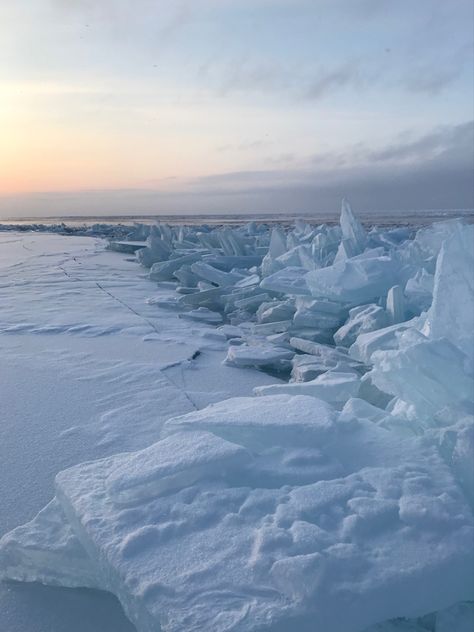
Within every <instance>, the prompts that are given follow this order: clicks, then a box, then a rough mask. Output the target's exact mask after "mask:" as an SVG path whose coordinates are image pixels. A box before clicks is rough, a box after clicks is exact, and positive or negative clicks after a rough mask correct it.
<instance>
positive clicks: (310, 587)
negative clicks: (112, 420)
mask: <svg viewBox="0 0 474 632" xmlns="http://www.w3.org/2000/svg"><path fill="white" fill-rule="evenodd" d="M307 399H309V400H310V401H312V402H314V411H315V422H314V425H315V427H317V428H318V432H316V433H315V434H314V435H313V436H314V439H308V441H307V445H306V448H307V449H309V450H311V449H312V450H313V451H314V450H318V451H319V453H320V457H327V458H329V457H330V458H331V459H332V461H333V462H337V465H338V466H339V467H338V469H337V470H333V473H332V474H331V473H328V470H321V471H320V472H319V474H315V476H314V482H312V483H310V484H306V485H301V486H299V485H296V486H295V485H286V486H283V487H282V486H281V485H278V486H276V487H271V486H266V487H260V485H259V481H260V480H261V478H262V477H261V473H262V472H265V471H266V469H268V451H263V452H262V453H261V454H259V453H254V456H253V457H249V454H248V452H247V451H246V450H245V449H244V448H242V447H240V444H241V443H242V444H247V443H249V442H248V428H249V427H251V426H252V408H251V406H250V402H251V401H255V400H252V398H248V399H243V400H229V402H227V403H225V402H223V403H222V404H220V405H218V406H217V410H216V406H212V407H210V408H209V411H208V412H209V417H208V421H206V411H201V412H200V413H192V414H191V415H190V416H188V421H189V423H188V424H187V422H186V417H183V418H181V420H179V419H178V420H175V421H174V422H169V424H168V425H167V428H168V430H172V429H173V428H172V427H173V424H174V426H175V427H176V429H178V428H183V427H185V426H186V425H189V426H191V427H193V424H195V426H194V427H195V428H196V430H198V428H206V431H207V430H209V429H211V428H212V426H214V427H215V429H216V431H217V433H219V434H220V433H223V434H225V435H226V436H228V435H227V433H228V432H231V431H230V430H229V429H230V428H231V426H232V420H238V419H239V418H240V416H241V417H242V419H246V420H247V432H246V430H245V428H244V427H241V428H236V429H235V431H234V435H235V438H234V441H233V442H229V441H227V440H226V439H222V438H217V437H214V439H213V440H212V441H211V440H210V439H207V437H211V436H213V435H210V434H209V433H207V432H206V433H205V435H204V439H203V442H202V443H200V444H199V445H200V446H201V447H200V448H199V453H198V454H197V455H193V454H192V451H193V443H194V441H193V437H194V435H195V433H194V432H186V433H179V434H177V435H171V436H169V437H168V438H166V439H164V441H162V442H159V443H158V444H156V445H155V446H153V447H152V448H150V449H148V450H145V451H142V452H138V453H135V454H132V455H130V454H123V455H118V456H115V457H111V458H107V459H103V460H101V461H96V462H92V463H85V464H82V465H79V466H76V467H73V468H71V469H69V470H66V471H64V472H62V473H60V474H59V475H58V476H57V480H56V483H57V496H58V499H59V501H60V503H61V506H62V507H63V510H64V512H65V514H66V515H67V517H68V519H69V520H70V522H71V525H72V527H73V530H74V532H75V533H76V535H77V536H78V538H79V540H80V541H81V543H82V544H83V546H84V548H85V549H86V551H87V552H88V554H89V556H90V557H91V558H92V559H93V560H97V564H98V566H99V568H100V572H101V574H102V576H103V577H104V578H105V582H106V585H107V588H108V589H109V590H111V591H112V592H114V593H115V594H117V595H118V597H119V598H120V600H121V602H122V604H123V606H124V608H125V610H126V612H127V614H128V616H129V617H130V618H131V620H132V621H133V622H134V624H135V625H136V626H137V629H138V630H139V631H140V632H156V630H158V629H161V630H163V632H198V631H199V632H202V631H203V630H206V632H228V631H230V630H233V631H234V630H235V632H237V631H239V632H255V631H257V630H259V631H260V630H267V629H268V630H269V631H270V630H271V631H272V632H273V631H274V630H278V631H280V630H281V631H286V630H289V629H292V630H295V629H297V630H298V631H301V632H303V631H308V632H309V631H310V630H311V631H314V630H324V631H325V632H326V631H327V630H331V632H360V631H362V630H364V629H365V628H366V627H368V626H370V625H375V624H376V623H379V622H382V621H386V620H388V619H392V618H395V617H416V616H421V615H424V614H426V613H429V612H432V611H434V610H437V609H440V608H443V607H448V606H450V605H451V604H453V603H456V602H458V601H462V600H466V599H468V598H469V596H470V595H471V594H472V590H473V588H474V577H473V568H474V567H473V564H474V559H473V551H472V538H473V537H474V524H473V517H472V513H471V511H470V509H469V508H468V506H467V505H466V503H465V500H464V498H463V495H462V493H461V492H460V490H459V488H458V487H457V485H456V483H455V481H454V479H453V478H452V475H451V473H450V470H449V468H448V467H447V465H446V464H445V463H444V462H443V461H442V459H441V458H440V457H439V456H438V454H437V452H436V450H435V449H434V448H433V447H431V446H430V445H429V444H428V443H427V442H423V440H416V441H406V440H401V439H400V438H399V437H398V436H397V435H396V434H395V433H393V432H390V431H388V430H385V429H383V428H380V427H378V426H376V425H375V424H374V423H372V422H362V421H357V420H355V419H345V420H344V421H341V422H337V421H335V416H336V415H337V414H336V413H335V412H334V411H331V409H330V408H329V407H328V406H327V404H324V403H321V402H319V401H318V400H316V399H313V398H290V397H288V398H286V400H284V399H283V398H281V397H279V398H278V397H277V398H266V400H267V401H266V402H264V404H262V405H261V406H259V403H258V401H256V402H255V404H256V406H255V409H254V417H253V418H254V420H255V426H257V430H256V434H257V435H259V433H260V437H261V436H262V428H263V427H265V426H267V427H268V428H269V431H268V435H267V436H268V441H269V443H271V442H272V436H275V434H274V433H275V432H277V431H279V429H280V428H279V427H280V426H281V427H282V428H283V430H284V431H285V432H288V433H289V428H290V426H291V425H294V426H295V430H296V427H297V426H298V420H297V417H296V413H295V411H296V410H298V411H301V421H302V427H303V433H304V432H306V431H307V429H308V428H310V427H311V421H310V418H309V410H310V408H309V406H310V402H308V401H307ZM272 410H273V411H274V415H273V414H272ZM283 411H285V412H286V414H287V415H288V418H289V419H290V420H292V421H290V422H287V421H285V419H286V418H285V416H284V413H283ZM291 411H293V414H292V413H291ZM240 413H241V415H240ZM273 416H274V417H275V419H274V421H272V417H273ZM227 417H228V423H227V424H226V422H225V420H226V418H227ZM193 419H194V421H193ZM318 420H319V421H318ZM279 422H280V423H279ZM237 423H238V422H237ZM241 429H242V437H243V440H242V441H239V438H238V435H239V432H240V430H241ZM201 432H202V430H201V429H199V431H198V434H201ZM250 432H252V430H250ZM310 433H311V431H310ZM318 433H319V434H318ZM310 436H311V434H310ZM208 440H209V446H208V449H207V447H206V445H207V441H208ZM167 441H175V442H176V444H177V445H180V444H182V445H183V446H184V447H183V448H182V449H181V451H179V450H177V451H176V453H175V452H174V451H173V452H171V451H170V450H169V449H167V443H166V442H167ZM168 447H169V446H168ZM229 451H230V453H231V460H233V461H232V468H230V469H227V468H226V466H225V464H224V461H223V456H224V454H227V453H228V452H229ZM290 453H291V449H289V448H288V450H286V457H287V458H288V456H289V454H290ZM303 453H304V450H303V451H302V450H301V449H296V448H295V451H294V459H295V460H296V461H297V459H298V458H299V459H303V458H304V454H303ZM160 454H166V455H167V456H166V462H167V463H168V465H166V466H165V467H166V470H167V472H168V473H170V472H171V473H176V472H179V476H180V482H181V486H182V487H181V488H180V489H176V487H175V485H174V484H173V485H172V486H170V487H168V488H167V489H163V488H161V487H160V480H161V477H162V475H163V472H162V470H161V468H160V459H159V458H158V456H159V455H160ZM173 454H175V457H174V458H175V462H174V463H173ZM306 458H307V459H308V458H309V453H306ZM312 458H314V454H313V455H312ZM196 459H197V461H199V462H205V464H206V465H205V469H204V471H201V474H200V475H199V476H194V475H193V476H191V477H190V478H189V479H187V477H186V472H189V471H191V472H194V471H195V466H196ZM213 463H214V464H215V467H214V468H213V467H212V464H213ZM280 465H281V464H278V463H276V464H275V469H278V467H279V466H280ZM198 469H199V468H198ZM334 471H337V474H336V475H335V474H334ZM143 472H144V473H145V474H146V476H145V479H146V482H145V487H144V486H143V485H144V483H143V481H144V479H143V477H142V474H141V473H143ZM324 472H325V473H324ZM173 475H174V474H173ZM155 477H156V479H155ZM117 481H120V485H119V486H118V487H120V489H125V488H126V489H127V494H126V497H124V496H123V495H122V494H119V497H117V493H116V492H117ZM175 481H176V479H175ZM154 485H156V488H154ZM165 487H166V486H165ZM143 489H146V494H144V493H143Z"/></svg>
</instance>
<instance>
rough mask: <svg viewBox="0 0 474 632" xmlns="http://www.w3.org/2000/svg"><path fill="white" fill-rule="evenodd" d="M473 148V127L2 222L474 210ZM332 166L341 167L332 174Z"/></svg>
mask: <svg viewBox="0 0 474 632" xmlns="http://www.w3.org/2000/svg"><path fill="white" fill-rule="evenodd" d="M473 146H474V123H473V121H469V122H466V123H463V124H460V125H458V126H445V127H440V128H436V129H434V130H432V131H431V132H430V133H429V134H426V135H424V136H422V137H420V138H417V139H412V138H410V139H406V140H405V142H402V141H401V140H399V142H395V143H394V144H392V145H388V146H387V147H385V148H383V149H380V150H377V151H369V150H364V149H361V148H360V147H359V148H358V149H357V150H356V151H354V149H349V150H348V152H347V154H346V155H345V156H344V155H334V156H333V155H327V156H321V157H320V159H319V160H316V161H315V164H313V165H311V163H309V164H308V165H307V166H305V167H302V168H300V169H285V170H283V169H267V170H260V171H236V172H230V173H223V174H215V175H211V176H206V177H201V178H196V179H192V180H187V181H184V180H180V179H176V180H172V181H171V186H172V187H173V188H163V187H162V186H160V188H152V187H150V188H146V189H145V188H141V189H139V188H137V189H123V190H101V191H97V190H90V191H71V192H66V193H53V192H51V193H48V192H44V193H37V194H31V195H26V196H16V197H12V196H11V197H3V198H0V214H1V215H2V216H3V217H10V216H15V215H17V216H19V215H27V216H35V215H37V216H41V215H69V214H71V215H74V214H79V215H85V214H100V215H107V214H111V215H112V214H121V213H125V214H144V213H160V212H161V213H193V212H196V213H225V212H228V213H252V212H285V211H287V212H296V213H298V212H302V213H303V212H324V211H333V210H334V211H335V210H336V209H337V208H338V206H339V204H340V200H341V197H343V196H344V195H348V196H350V198H351V200H352V201H353V203H354V204H355V205H356V206H357V207H358V208H360V209H364V210H366V211H377V210H380V211H387V210H393V209H397V210H400V211H403V210H411V209H443V208H474V187H473V172H474V155H473ZM338 162H339V164H343V166H341V167H339V168H337V167H335V166H334V165H335V164H336V163H338ZM161 184H163V183H161ZM165 184H167V183H165Z"/></svg>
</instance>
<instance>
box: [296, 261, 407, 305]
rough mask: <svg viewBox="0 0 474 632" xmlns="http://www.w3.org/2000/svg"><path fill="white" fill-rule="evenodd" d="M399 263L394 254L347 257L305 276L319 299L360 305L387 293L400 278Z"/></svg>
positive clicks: (311, 290) (312, 292) (311, 289)
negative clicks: (360, 257)
mask: <svg viewBox="0 0 474 632" xmlns="http://www.w3.org/2000/svg"><path fill="white" fill-rule="evenodd" d="M398 272H399V266H398V264H397V263H396V262H395V261H394V260H393V259H391V258H390V257H387V256H383V257H374V258H367V259H365V258H363V259H357V258H355V259H347V260H346V261H341V262H339V263H335V264H334V265H332V266H329V267H327V268H321V269H320V270H313V271H311V272H308V273H307V274H306V276H305V280H306V284H307V286H308V288H309V290H310V292H311V295H312V296H314V297H315V298H326V299H328V300H331V301H339V302H341V303H350V304H351V305H360V304H361V303H369V302H370V301H373V300H375V299H378V298H380V297H381V296H385V295H386V293H387V291H388V290H389V288H390V287H391V286H393V285H394V284H395V283H396V282H397V280H398Z"/></svg>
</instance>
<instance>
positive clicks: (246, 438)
mask: <svg viewBox="0 0 474 632" xmlns="http://www.w3.org/2000/svg"><path fill="white" fill-rule="evenodd" d="M336 419H337V416H336V412H335V411H334V410H333V408H332V407H331V406H330V405H329V404H326V402H323V401H321V400H316V401H315V400H314V398H312V397H304V396H301V395H299V396H295V397H292V396H290V395H276V396H274V397H259V398H258V399H255V398H253V397H233V398H232V399H227V400H225V401H223V402H218V403H217V404H213V405H211V406H208V407H207V408H204V409H203V410H196V411H194V412H191V413H189V414H187V415H182V416H179V417H174V418H172V419H169V420H168V421H167V422H166V424H165V425H164V427H163V432H164V434H169V433H175V432H180V431H185V430H186V431H189V430H194V431H195V430H203V431H208V432H212V433H214V434H216V435H218V436H219V437H222V438H223V439H227V440H228V441H236V442H237V443H240V444H242V445H245V446H247V447H249V448H250V449H253V450H255V449H258V448H259V447H261V446H269V445H270V446H299V447H304V446H307V445H315V444H318V443H319V441H321V439H322V437H323V436H324V435H325V434H327V433H328V432H330V431H331V430H332V428H333V425H334V423H335V421H336Z"/></svg>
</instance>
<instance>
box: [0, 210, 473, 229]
mask: <svg viewBox="0 0 474 632" xmlns="http://www.w3.org/2000/svg"><path fill="white" fill-rule="evenodd" d="M359 217H360V219H361V221H362V222H363V223H364V224H367V225H373V224H377V225H379V226H400V225H410V226H417V225H420V226H422V225H426V224H430V223H432V222H435V221H443V220H447V219H454V218H457V217H462V218H464V219H466V220H467V221H469V222H470V223H471V222H474V209H448V210H419V211H415V210H411V211H371V212H365V213H359ZM298 219H301V220H303V221H305V222H309V223H315V224H334V223H337V222H338V221H339V213H338V212H326V213H249V214H247V213H245V214H230V213H229V214H195V215H191V214H173V215H170V214H168V215H166V214H156V215H72V216H71V215H70V216H67V215H64V216H44V217H23V218H16V217H5V218H0V225H2V224H3V225H5V224H8V225H12V224H13V225H19V226H20V225H41V224H42V225H57V224H66V225H71V226H91V225H94V224H125V225H133V224H136V223H137V224H154V223H156V222H162V223H166V224H171V225H173V224H174V225H186V224H187V225H199V224H212V225H216V224H217V225H218V224H225V225H232V224H242V223H247V222H252V221H253V222H258V223H272V224H273V223H293V222H294V221H296V220H298Z"/></svg>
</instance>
